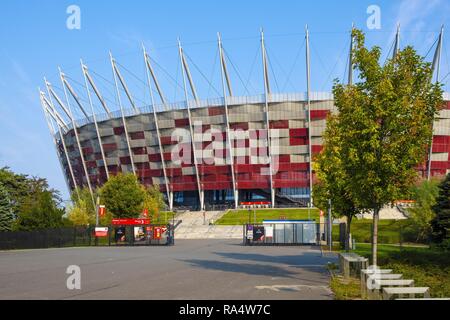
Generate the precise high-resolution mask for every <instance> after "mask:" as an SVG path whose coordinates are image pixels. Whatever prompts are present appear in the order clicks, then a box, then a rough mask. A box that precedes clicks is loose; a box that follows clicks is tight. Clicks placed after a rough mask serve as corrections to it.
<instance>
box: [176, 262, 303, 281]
mask: <svg viewBox="0 0 450 320" xmlns="http://www.w3.org/2000/svg"><path fill="white" fill-rule="evenodd" d="M180 261H182V262H185V263H189V264H190V265H191V266H192V267H199V268H203V269H210V270H217V271H224V272H236V273H245V274H248V275H253V276H272V277H279V278H291V279H295V275H296V273H295V272H291V271H289V270H286V269H285V268H280V267H275V266H270V265H260V264H250V263H231V262H221V261H214V260H180Z"/></svg>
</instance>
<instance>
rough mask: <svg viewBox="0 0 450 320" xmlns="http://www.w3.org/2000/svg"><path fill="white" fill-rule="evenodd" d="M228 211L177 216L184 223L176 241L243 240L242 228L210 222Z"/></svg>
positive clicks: (188, 213) (186, 213) (178, 230)
mask: <svg viewBox="0 0 450 320" xmlns="http://www.w3.org/2000/svg"><path fill="white" fill-rule="evenodd" d="M225 213H226V211H222V212H221V211H210V212H206V213H205V217H203V212H191V211H188V212H185V213H182V214H180V215H178V216H177V220H182V221H183V222H182V223H181V224H180V225H179V226H178V227H177V229H176V230H175V240H177V239H190V240H201V239H242V236H243V231H242V230H243V229H242V228H243V227H242V226H215V225H210V222H215V221H217V220H218V219H220V218H221V217H222V216H223V215H224V214H225Z"/></svg>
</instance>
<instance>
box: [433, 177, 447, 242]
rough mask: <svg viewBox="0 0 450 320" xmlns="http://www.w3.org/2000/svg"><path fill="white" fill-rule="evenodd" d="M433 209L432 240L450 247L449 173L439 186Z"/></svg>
mask: <svg viewBox="0 0 450 320" xmlns="http://www.w3.org/2000/svg"><path fill="white" fill-rule="evenodd" d="M433 210H434V212H435V213H436V217H435V218H434V219H433V221H432V222H431V226H432V229H433V231H432V237H433V242H435V243H437V244H440V245H442V246H444V247H446V248H447V249H450V174H449V175H447V177H446V178H445V180H444V181H443V182H442V184H441V185H440V186H439V196H438V197H437V199H436V205H435V206H434V207H433Z"/></svg>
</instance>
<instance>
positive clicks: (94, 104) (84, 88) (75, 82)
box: [66, 75, 114, 116]
mask: <svg viewBox="0 0 450 320" xmlns="http://www.w3.org/2000/svg"><path fill="white" fill-rule="evenodd" d="M66 78H67V79H68V80H70V81H71V82H72V83H73V84H75V85H76V86H78V87H81V88H82V89H83V90H87V88H86V86H85V85H84V84H83V83H81V82H78V81H77V80H75V79H73V78H71V77H70V76H68V75H66ZM102 98H103V99H104V100H105V101H108V102H112V101H111V100H110V99H107V98H105V97H103V96H102ZM78 99H79V100H80V101H81V102H83V103H84V104H90V102H89V101H88V100H86V99H84V98H83V97H82V96H78ZM112 103H113V102H112ZM92 105H93V106H94V107H97V111H98V110H102V111H103V108H102V107H101V106H100V105H99V104H98V103H96V102H94V101H93V102H92ZM113 105H114V103H113ZM83 116H84V115H83Z"/></svg>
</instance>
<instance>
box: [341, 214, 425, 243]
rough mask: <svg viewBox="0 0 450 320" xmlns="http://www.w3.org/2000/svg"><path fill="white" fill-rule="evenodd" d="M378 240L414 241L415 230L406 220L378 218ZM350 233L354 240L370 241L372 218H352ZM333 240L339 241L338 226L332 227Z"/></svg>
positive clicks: (381, 241) (383, 241)
mask: <svg viewBox="0 0 450 320" xmlns="http://www.w3.org/2000/svg"><path fill="white" fill-rule="evenodd" d="M378 228H379V229H378V242H379V243H384V244H398V243H400V242H403V243H415V242H417V236H416V235H417V231H416V230H414V228H413V227H412V226H411V222H410V221H408V220H380V221H379V227H378ZM351 233H352V236H353V239H355V240H356V242H362V243H371V241H372V240H371V239H372V220H353V221H352V225H351ZM333 240H334V241H339V227H337V226H334V228H333Z"/></svg>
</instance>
